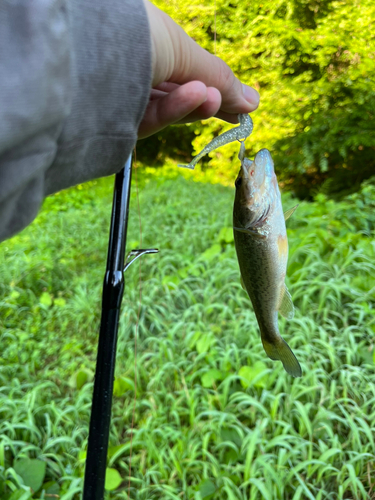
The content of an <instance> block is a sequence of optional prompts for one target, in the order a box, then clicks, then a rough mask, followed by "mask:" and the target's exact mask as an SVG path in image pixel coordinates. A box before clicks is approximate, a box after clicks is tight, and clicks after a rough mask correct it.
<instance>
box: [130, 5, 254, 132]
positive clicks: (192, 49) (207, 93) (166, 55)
mask: <svg viewBox="0 0 375 500" xmlns="http://www.w3.org/2000/svg"><path fill="white" fill-rule="evenodd" d="M144 3H145V7H146V11H147V15H148V20H149V25H150V31H151V44H152V90H151V94H150V100H149V103H148V106H147V109H146V112H145V115H144V117H143V119H142V122H141V124H140V126H139V130H138V137H139V138H140V139H143V138H145V137H148V136H149V135H152V134H155V133H156V132H158V131H159V130H161V129H163V128H164V127H166V126H168V125H171V124H176V123H189V122H193V121H197V120H204V119H207V118H210V117H211V116H216V117H218V118H221V119H222V120H225V121H227V122H229V123H238V120H237V115H238V114H239V113H250V112H251V111H254V110H255V109H256V108H257V107H258V104H259V94H258V92H257V91H256V90H255V89H253V88H252V87H248V86H247V85H244V84H242V83H241V82H240V81H239V80H238V79H237V78H236V77H235V76H234V74H233V72H232V70H231V69H230V67H229V66H228V65H227V64H226V63H225V62H224V61H222V60H221V59H220V58H218V57H216V56H213V55H212V54H210V53H209V52H207V51H206V50H204V49H202V47H200V46H199V45H198V44H197V43H195V42H194V40H192V39H191V38H190V37H189V36H188V35H187V34H186V33H185V32H184V31H183V29H182V28H180V26H178V25H177V24H176V23H175V22H174V21H173V20H172V19H171V18H170V17H169V16H168V15H167V14H165V13H164V12H163V11H161V10H160V9H158V8H157V7H155V6H154V5H153V4H152V3H150V2H149V1H148V0H144Z"/></svg>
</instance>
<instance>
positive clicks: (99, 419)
mask: <svg viewBox="0 0 375 500" xmlns="http://www.w3.org/2000/svg"><path fill="white" fill-rule="evenodd" d="M131 175H132V155H131V154H130V155H129V158H128V159H127V161H126V163H125V166H124V168H123V169H122V170H121V172H119V173H118V174H116V178H115V186H114V192H113V204H112V216H111V226H110V232H109V243H108V255H107V268H106V272H105V276H104V284H103V294H102V317H101V323H100V331H99V343H98V354H97V360H96V371H95V381H94V392H93V398H92V407H91V418H90V430H89V438H88V445H87V457H86V470H85V479H84V486H83V497H82V500H103V498H104V483H105V473H106V468H107V451H108V440H109V428H110V423H111V407H112V393H113V381H114V374H115V363H116V346H117V332H118V322H119V316H120V307H121V302H122V297H123V293H124V288H125V281H124V272H125V271H126V270H127V269H128V268H129V266H130V265H131V264H132V263H133V262H134V261H135V260H136V259H138V258H139V257H140V256H141V255H144V254H148V253H156V252H158V250H157V249H154V248H152V249H144V250H142V249H139V250H133V251H132V252H130V254H129V258H130V260H128V261H127V262H126V264H124V258H125V247H126V235H127V229H128V216H129V200H130V185H131Z"/></svg>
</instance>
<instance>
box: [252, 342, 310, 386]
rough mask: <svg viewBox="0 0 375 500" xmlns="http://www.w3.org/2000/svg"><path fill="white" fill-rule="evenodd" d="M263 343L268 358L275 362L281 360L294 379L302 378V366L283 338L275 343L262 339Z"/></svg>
mask: <svg viewBox="0 0 375 500" xmlns="http://www.w3.org/2000/svg"><path fill="white" fill-rule="evenodd" d="M262 343H263V347H264V350H265V351H266V353H267V356H268V357H269V358H271V359H273V360H280V361H281V362H282V364H283V366H284V368H285V370H286V371H287V372H288V373H289V375H292V377H301V376H302V370H301V366H300V364H299V363H298V360H297V358H296V357H295V355H294V354H293V351H292V349H291V348H290V347H289V346H288V344H287V343H286V342H285V340H284V339H283V338H282V337H280V338H279V340H278V341H277V342H275V343H271V342H268V341H267V340H265V339H263V338H262Z"/></svg>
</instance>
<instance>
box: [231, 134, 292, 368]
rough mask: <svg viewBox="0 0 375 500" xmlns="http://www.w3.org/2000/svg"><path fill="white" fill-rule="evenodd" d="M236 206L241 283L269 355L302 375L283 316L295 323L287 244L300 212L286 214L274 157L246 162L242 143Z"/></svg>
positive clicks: (264, 152)
mask: <svg viewBox="0 0 375 500" xmlns="http://www.w3.org/2000/svg"><path fill="white" fill-rule="evenodd" d="M238 158H239V159H240V160H241V169H240V171H239V174H238V176H237V179H236V182H235V185H236V195H235V199H234V207H233V228H234V243H235V247H236V252H237V258H238V263H239V266H240V271H241V283H242V286H243V288H244V289H245V290H246V292H247V293H248V295H249V297H250V300H251V302H252V304H253V307H254V312H255V315H256V318H257V321H258V324H259V328H260V333H261V338H262V343H263V347H264V350H265V351H266V353H267V355H268V357H269V358H271V359H273V360H280V361H281V362H282V364H283V366H284V368H285V370H286V371H287V372H288V373H289V374H290V375H292V376H293V377H300V376H301V375H302V370H301V367H300V364H299V363H298V361H297V358H296V357H295V355H294V354H293V352H292V350H291V349H290V347H289V346H288V344H287V343H286V342H285V340H284V339H283V338H282V337H281V335H280V332H279V328H278V324H277V314H278V312H279V313H280V314H282V315H283V316H284V317H286V318H288V319H291V318H292V317H293V315H294V307H293V302H292V298H291V296H290V294H289V292H288V290H287V288H286V286H285V275H286V268H287V262H288V239H287V235H286V227H285V220H286V219H287V218H288V217H289V216H290V215H291V214H292V213H293V212H294V210H295V208H296V207H295V208H293V209H291V210H289V211H288V212H286V213H285V214H283V209H282V205H281V196H280V191H279V187H278V184H277V179H276V175H275V171H274V165H273V161H272V157H271V154H270V152H269V151H268V150H267V149H261V150H260V151H259V152H258V153H257V154H256V156H255V158H254V161H252V160H249V159H248V158H245V146H244V143H241V150H240V153H239V155H238Z"/></svg>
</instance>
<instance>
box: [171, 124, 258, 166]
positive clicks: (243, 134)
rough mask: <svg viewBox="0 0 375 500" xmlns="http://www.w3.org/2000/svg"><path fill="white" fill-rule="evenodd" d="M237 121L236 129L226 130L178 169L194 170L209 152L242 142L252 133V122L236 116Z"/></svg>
mask: <svg viewBox="0 0 375 500" xmlns="http://www.w3.org/2000/svg"><path fill="white" fill-rule="evenodd" d="M238 121H239V122H240V124H239V126H238V127H235V128H232V129H231V130H227V131H226V132H224V133H223V134H221V135H218V136H217V137H215V138H214V139H212V141H211V142H209V143H208V144H207V146H205V147H204V148H203V149H202V151H201V152H200V153H198V154H197V156H194V158H193V159H192V160H191V162H190V163H189V164H188V165H183V164H181V163H180V164H179V165H178V166H179V167H183V168H190V169H191V170H194V167H195V165H196V164H197V163H198V162H199V160H200V159H201V158H202V157H203V156H205V155H206V154H208V153H211V151H214V150H215V149H217V148H219V147H220V146H224V145H225V144H229V143H230V142H234V141H244V140H245V139H247V138H248V137H249V135H250V134H251V132H252V131H253V120H252V119H251V118H250V115H246V114H243V115H238Z"/></svg>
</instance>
